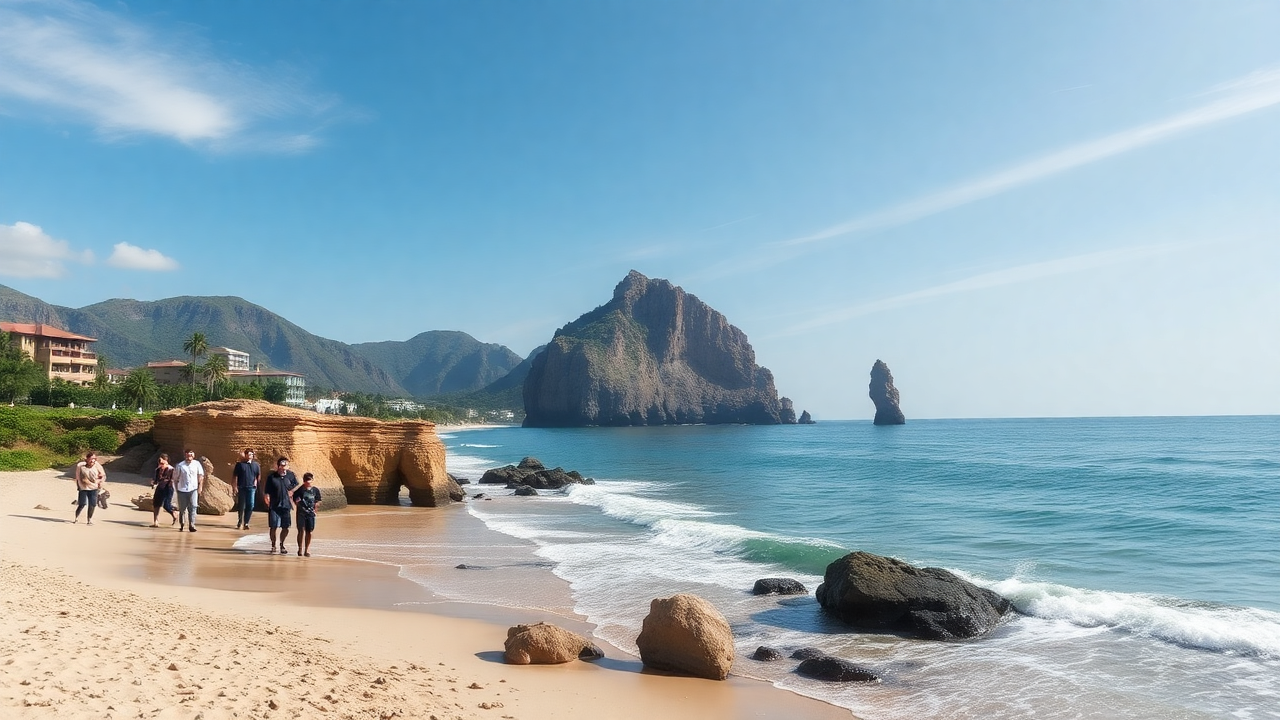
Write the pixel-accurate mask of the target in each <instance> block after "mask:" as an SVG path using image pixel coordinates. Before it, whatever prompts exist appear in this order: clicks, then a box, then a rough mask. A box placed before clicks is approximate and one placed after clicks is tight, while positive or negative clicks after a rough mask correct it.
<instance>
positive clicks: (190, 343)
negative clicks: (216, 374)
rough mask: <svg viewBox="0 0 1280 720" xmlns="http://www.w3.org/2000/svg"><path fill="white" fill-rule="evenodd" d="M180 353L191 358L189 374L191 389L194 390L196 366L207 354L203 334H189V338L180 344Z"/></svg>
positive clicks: (207, 350)
mask: <svg viewBox="0 0 1280 720" xmlns="http://www.w3.org/2000/svg"><path fill="white" fill-rule="evenodd" d="M182 351H183V352H185V353H186V354H188V355H190V356H191V370H190V372H189V374H190V375H191V389H192V390H195V389H196V372H197V371H198V367H197V365H198V364H199V362H200V358H202V357H204V354H205V353H207V352H209V342H208V341H207V340H205V339H204V333H202V332H196V333H191V337H189V338H187V341H186V342H184V343H182Z"/></svg>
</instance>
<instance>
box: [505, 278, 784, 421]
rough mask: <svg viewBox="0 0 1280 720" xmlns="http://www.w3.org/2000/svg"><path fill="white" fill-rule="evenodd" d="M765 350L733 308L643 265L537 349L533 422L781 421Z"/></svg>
mask: <svg viewBox="0 0 1280 720" xmlns="http://www.w3.org/2000/svg"><path fill="white" fill-rule="evenodd" d="M755 360H756V358H755V351H754V350H752V349H751V344H750V343H749V342H747V336H746V335H745V334H743V332H742V331H741V330H739V329H738V328H736V327H734V326H733V325H731V324H729V321H728V320H727V319H725V317H724V315H721V314H720V313H718V312H716V311H715V310H713V309H712V308H711V307H709V306H708V305H707V304H706V303H704V302H702V301H701V300H699V299H698V298H697V297H695V296H693V295H690V294H689V293H686V292H685V291H684V290H682V289H681V288H679V287H676V286H675V285H672V284H671V283H669V282H667V281H666V280H659V279H652V280H651V279H649V278H647V277H645V276H644V275H641V274H640V273H638V272H635V271H634V270H633V271H631V273H630V274H628V275H627V277H626V278H624V279H623V280H622V282H620V283H618V286H617V288H615V289H614V291H613V299H612V300H610V301H609V302H608V303H606V304H604V305H601V306H600V307H598V308H596V309H595V310H592V311H591V312H589V313H587V314H586V315H583V316H582V317H580V318H578V319H577V320H575V321H573V322H571V323H569V324H568V325H565V326H564V327H563V328H560V330H558V331H556V335H555V338H553V339H552V341H551V342H550V343H549V344H548V345H547V347H546V349H545V350H544V351H543V352H542V353H541V354H539V355H538V356H537V357H536V358H534V360H533V365H532V367H531V368H530V371H529V376H528V377H527V378H526V379H525V384H524V406H525V414H526V419H525V422H524V424H525V426H527V427H572V426H582V425H669V424H681V423H751V424H762V425H763V424H777V423H779V422H782V421H783V407H782V405H781V403H780V402H779V399H778V391H777V389H776V388H775V387H774V384H773V373H771V372H769V370H768V369H766V368H763V367H760V366H759V365H757V364H756V361H755ZM794 419H795V414H794V411H791V414H790V421H791V422H794Z"/></svg>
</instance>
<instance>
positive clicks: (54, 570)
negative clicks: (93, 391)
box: [0, 471, 851, 720]
mask: <svg viewBox="0 0 1280 720" xmlns="http://www.w3.org/2000/svg"><path fill="white" fill-rule="evenodd" d="M108 480H109V482H108V487H109V488H110V489H111V490H112V494H113V497H112V501H111V502H112V504H111V507H110V508H109V509H108V510H105V511H102V510H100V511H98V513H97V515H95V518H94V520H95V524H94V525H93V526H91V527H90V526H85V525H84V524H83V519H82V521H81V524H79V525H73V524H71V523H70V519H71V517H72V515H73V510H74V508H73V506H72V505H71V500H73V499H74V497H75V491H74V487H73V485H72V483H71V481H70V480H68V479H66V478H65V477H63V476H62V474H61V473H58V472H55V471H42V472H34V473H0V506H3V507H4V508H6V509H7V512H6V513H5V514H4V515H0V558H2V560H0V579H2V580H3V582H2V583H0V598H2V599H3V601H4V603H5V613H4V618H3V619H2V620H0V627H2V628H3V632H0V638H3V640H0V656H3V657H5V658H7V659H5V660H0V714H3V715H4V716H5V717H54V716H55V715H57V716H59V717H161V718H165V717H184V718H191V717H202V718H205V719H206V720H212V719H213V718H223V717H226V718H231V717H343V718H346V717H351V718H366V717H369V718H383V717H388V718H389V717H421V718H430V717H433V716H434V717H437V718H441V719H443V718H473V717H475V718H480V717H484V718H553V717H555V718H558V717H564V716H567V715H570V714H575V715H576V714H579V713H588V714H589V716H592V717H602V718H628V717H636V718H639V717H650V716H653V715H655V714H656V715H668V716H672V717H700V718H701V717H707V718H774V717H805V718H817V719H818V720H825V719H827V718H833V719H834V718H849V717H851V716H850V715H849V713H848V712H847V711H845V710H842V709H840V708H836V707H833V706H830V705H827V704H825V703H821V702H817V701H814V700H810V699H808V698H803V697H800V696H797V695H794V694H792V693H789V692H786V691H782V690H778V689H776V688H773V687H772V686H770V685H767V684H765V683H761V682H758V681H754V680H749V679H745V678H741V677H731V678H730V679H729V680H728V681H726V682H713V681H708V680H701V679H696V678H685V677H675V676H668V675H662V674H655V673H649V672H642V671H641V670H642V668H641V665H640V662H639V659H638V658H635V657H634V656H631V655H628V654H626V653H623V652H622V651H620V650H618V649H616V648H612V647H608V646H603V645H602V647H603V648H604V650H605V653H606V657H605V658H604V659H603V660H601V661H599V662H597V663H584V662H573V663H568V664H565V665H556V666H510V665H505V664H503V663H502V657H501V656H502V647H503V640H504V639H505V637H506V628H507V627H508V626H510V625H512V624H515V623H517V622H536V621H538V620H547V621H549V622H553V623H556V624H559V625H561V626H564V627H568V628H570V629H574V630H576V631H579V632H583V633H586V634H589V632H590V630H591V627H590V625H588V624H587V623H585V622H584V621H583V620H582V618H579V617H576V616H574V615H573V614H572V612H571V611H570V610H569V609H568V608H569V607H570V606H571V602H570V599H569V594H568V588H567V586H565V585H564V583H563V582H562V581H560V580H558V579H556V578H555V577H554V576H553V575H551V573H550V572H547V571H545V570H538V569H536V568H535V569H533V570H531V569H530V568H529V567H518V568H490V569H488V570H486V571H484V572H483V573H479V572H477V573H476V574H475V575H474V577H475V578H476V580H475V582H479V583H491V584H493V585H494V586H495V587H497V588H500V590H501V591H495V593H494V595H495V599H496V600H502V599H504V598H508V597H517V598H518V597H521V596H522V595H528V596H530V597H536V598H537V602H536V603H535V605H536V606H535V607H527V606H525V607H521V606H519V605H513V604H511V603H510V602H506V601H504V602H496V601H495V604H477V603H459V602H455V601H453V600H451V599H450V598H447V597H441V596H439V595H436V594H433V593H431V592H429V591H427V590H426V589H425V588H424V587H423V586H422V585H420V584H418V583H415V582H412V581H410V580H406V579H404V578H402V577H400V576H399V569H398V568H397V567H395V566H393V565H390V564H385V565H384V564H377V563H373V562H358V561H352V560H344V559H334V558H325V557H319V556H315V557H311V558H299V557H297V556H296V555H294V554H292V550H293V549H296V546H294V545H292V541H293V537H290V539H289V540H290V543H291V544H290V548H291V554H290V555H268V554H267V553H266V552H265V547H266V544H265V541H264V540H259V539H256V538H254V537H252V536H251V537H250V539H249V540H241V538H243V537H244V536H245V533H243V532H241V531H237V530H235V529H234V527H233V526H234V523H235V520H234V517H233V516H226V517H220V518H212V517H206V516H201V517H200V518H199V523H200V524H199V525H198V528H199V532H197V533H180V532H178V531H177V530H176V528H170V527H161V528H150V527H147V525H149V524H150V520H151V516H150V515H149V514H146V513H142V512H139V511H136V510H134V509H132V505H131V504H129V503H128V498H129V497H132V496H135V495H138V494H142V493H143V492H145V491H146V488H145V481H144V480H143V479H142V478H138V477H136V476H134V477H124V476H121V475H120V474H118V473H117V474H114V475H112V476H111V477H109V478H108ZM130 482H132V483H134V484H133V485H130ZM37 505H43V506H45V507H47V508H49V509H48V510H38V509H34V508H35V506H37ZM387 510H390V511H391V512H390V513H386V511H387ZM373 513H383V514H382V515H380V517H379V518H377V519H376V520H375V519H374V518H369V517H364V516H366V515H369V514H373ZM255 520H257V521H258V522H257V523H255V524H257V525H263V526H264V525H265V523H264V521H265V518H255ZM370 521H375V522H378V523H380V524H381V525H383V526H391V527H392V528H394V525H395V523H398V522H412V523H415V524H416V525H418V526H420V525H422V524H424V523H425V524H427V525H429V526H432V527H433V534H436V533H437V531H438V535H439V537H440V538H441V543H440V544H439V545H437V546H433V547H432V548H431V549H430V552H432V553H436V554H437V556H438V557H439V558H441V563H442V562H443V558H444V557H447V556H448V554H450V553H456V554H457V555H458V556H459V557H458V562H469V561H471V559H473V558H476V557H483V554H484V551H485V547H486V545H487V544H488V543H492V542H495V536H496V534H495V533H492V532H491V531H488V530H487V529H486V528H484V527H483V525H482V524H480V523H479V521H477V520H475V518H472V517H470V516H469V515H467V514H466V512H465V509H464V508H462V507H451V508H441V509H407V510H403V511H400V510H397V509H381V508H350V509H348V510H343V511H339V512H335V513H326V514H323V515H322V516H321V524H322V527H324V528H326V529H327V530H328V531H329V532H330V534H331V535H337V534H341V532H343V528H344V526H346V525H348V524H353V527H357V526H363V525H364V524H367V523H369V522H370ZM167 523H168V519H167V517H165V516H164V515H163V514H162V517H161V524H162V525H166V524H167ZM254 532H255V533H256V532H258V529H257V528H255V530H254ZM497 537H504V536H497ZM325 539H326V536H325V535H323V534H322V533H321V532H319V531H318V532H317V535H316V539H315V541H314V543H315V544H314V545H313V551H318V550H319V548H320V546H321V543H323V542H324V541H325ZM237 542H238V543H239V545H238V547H233V546H236V545H237ZM259 545H260V546H261V549H257V547H258V546H259ZM503 552H504V553H509V549H508V550H504V551H503ZM440 567H444V566H443V564H441V565H440ZM440 572H444V571H443V570H440ZM456 572H460V573H462V572H473V571H461V570H459V571H456ZM467 577H471V576H467ZM513 583H527V584H528V586H527V591H526V590H522V587H521V586H520V585H518V584H515V585H514V586H513ZM184 636H185V637H184ZM739 661H740V662H741V659H740V660H739ZM170 665H172V666H173V667H174V668H177V669H175V670H171V669H169V667H170ZM24 683H25V684H24Z"/></svg>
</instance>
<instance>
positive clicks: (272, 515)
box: [262, 458, 298, 555]
mask: <svg viewBox="0 0 1280 720" xmlns="http://www.w3.org/2000/svg"><path fill="white" fill-rule="evenodd" d="M297 486H298V476H297V475H294V474H293V471H292V470H290V469H289V458H280V459H279V460H277V461H276V469H275V470H272V471H271V474H269V475H267V480H266V482H265V483H263V488H262V494H263V499H264V500H266V504H267V529H268V534H269V535H270V536H271V553H272V554H273V555H274V554H275V552H276V547H277V545H276V533H277V531H279V534H280V545H279V548H280V554H281V555H285V554H288V552H289V551H288V550H287V549H285V546H284V542H285V540H286V539H288V537H289V526H290V525H292V524H293V518H292V515H293V496H292V493H293V489H294V488H295V487H297Z"/></svg>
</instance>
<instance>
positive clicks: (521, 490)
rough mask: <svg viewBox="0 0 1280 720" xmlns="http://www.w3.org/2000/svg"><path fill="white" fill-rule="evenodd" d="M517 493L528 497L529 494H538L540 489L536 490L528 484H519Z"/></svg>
mask: <svg viewBox="0 0 1280 720" xmlns="http://www.w3.org/2000/svg"><path fill="white" fill-rule="evenodd" d="M515 494H516V495H520V496H523V497H528V496H530V495H537V494H538V491H537V490H534V489H533V488H531V487H529V486H528V485H520V486H518V487H517V488H516V491H515Z"/></svg>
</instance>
